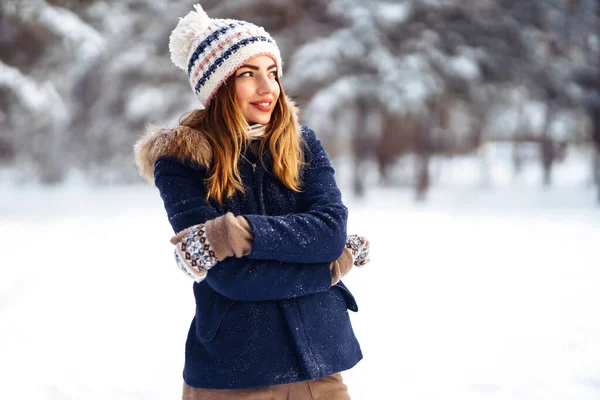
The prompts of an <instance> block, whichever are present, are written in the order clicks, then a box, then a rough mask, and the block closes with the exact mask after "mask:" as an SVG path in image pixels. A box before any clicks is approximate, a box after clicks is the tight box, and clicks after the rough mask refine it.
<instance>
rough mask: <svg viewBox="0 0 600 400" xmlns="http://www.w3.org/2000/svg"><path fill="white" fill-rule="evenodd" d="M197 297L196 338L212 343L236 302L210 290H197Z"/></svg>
mask: <svg viewBox="0 0 600 400" xmlns="http://www.w3.org/2000/svg"><path fill="white" fill-rule="evenodd" d="M203 283H204V282H203ZM204 284H205V283H204ZM200 285H202V284H200ZM200 285H199V286H200ZM205 285H206V284H205ZM206 286H208V285H206ZM195 295H196V337H197V338H198V339H199V340H200V341H202V342H205V343H206V342H210V341H212V340H213V339H214V338H215V335H216V334H217V332H218V330H219V326H221V322H222V321H223V318H225V315H227V312H228V311H229V309H230V308H231V307H232V306H233V305H234V304H235V303H236V300H232V299H229V298H227V297H225V296H221V295H220V294H218V293H216V292H214V291H213V290H212V289H210V288H206V289H205V290H197V291H195Z"/></svg>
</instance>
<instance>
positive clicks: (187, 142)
mask: <svg viewBox="0 0 600 400" xmlns="http://www.w3.org/2000/svg"><path fill="white" fill-rule="evenodd" d="M286 101H287V104H288V107H289V109H290V111H291V112H292V118H293V120H294V121H293V122H294V123H293V125H294V127H295V129H296V131H297V134H298V135H300V125H299V123H298V113H299V111H298V107H296V104H295V103H294V102H293V101H292V100H291V99H290V98H289V97H286ZM134 156H135V164H136V166H137V169H138V173H139V174H140V176H141V177H142V178H144V179H145V180H146V181H147V182H148V183H150V184H154V163H155V162H156V160H157V159H158V158H160V157H165V156H166V157H175V158H177V159H179V160H182V161H190V162H192V163H196V164H200V165H206V166H209V165H210V163H211V161H212V151H211V148H210V144H209V141H208V139H207V138H206V136H205V135H204V134H203V133H202V132H201V131H198V130H196V129H192V128H189V127H187V126H177V127H175V128H165V127H161V126H157V125H148V126H147V127H146V131H145V133H144V134H143V135H142V136H141V137H140V138H139V139H138V141H137V142H136V143H135V145H134Z"/></svg>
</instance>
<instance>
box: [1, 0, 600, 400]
mask: <svg viewBox="0 0 600 400" xmlns="http://www.w3.org/2000/svg"><path fill="white" fill-rule="evenodd" d="M193 3H195V1H187V0H178V1H170V2H164V1H151V0H122V1H103V0H85V1H79V0H17V1H12V0H0V243H1V247H0V399H48V400H58V399H174V398H179V396H180V394H181V384H182V382H181V369H182V365H183V350H184V340H185V336H186V334H187V330H188V327H189V323H190V321H191V318H192V316H193V312H194V301H193V294H192V290H191V283H190V281H189V280H188V279H187V278H186V277H185V276H184V275H183V274H182V273H181V272H179V271H178V270H177V268H176V267H175V265H174V262H173V259H172V245H171V244H170V243H169V241H168V239H169V238H170V237H171V234H172V231H171V228H170V226H169V224H168V221H167V218H166V213H165V211H164V209H163V205H162V202H161V200H160V197H159V195H158V192H157V190H156V189H154V188H152V187H149V186H147V185H145V184H143V183H142V181H141V179H140V178H139V176H138V175H137V171H136V170H135V167H134V163H133V156H132V145H133V143H134V142H135V141H136V140H137V138H138V137H139V135H140V134H141V133H142V131H143V130H144V127H145V125H146V124H148V123H154V124H165V125H170V126H173V125H174V124H176V123H177V120H178V118H179V117H180V116H181V115H182V114H183V113H184V112H186V111H189V110H191V109H193V108H195V107H196V106H197V105H196V104H195V103H194V102H195V99H194V97H193V95H192V93H191V90H190V88H189V86H188V85H187V79H186V77H185V74H183V73H182V71H180V70H178V69H177V68H176V67H174V66H173V65H172V63H171V62H170V60H169V55H168V46H167V43H168V35H169V33H170V31H171V30H172V29H173V28H174V26H175V23H176V20H177V17H180V16H183V15H185V14H186V13H187V12H188V11H190V10H191V8H192V4H193ZM598 3H599V2H598V1H595V0H497V1H482V0H406V1H405V0H388V1H382V0H371V1H367V2H365V1H362V0H303V1H295V0H205V1H202V4H203V6H204V7H205V8H206V9H207V10H209V15H211V16H215V17H233V18H239V19H246V20H250V21H253V22H255V23H257V24H260V25H263V26H265V28H266V29H267V30H268V31H269V32H271V33H272V34H273V35H274V37H275V38H276V40H277V43H278V44H279V46H280V47H281V50H282V54H283V58H284V60H285V66H284V78H283V79H284V81H283V83H284V86H285V88H286V90H287V93H288V94H289V95H291V96H292V97H293V98H294V99H295V100H296V101H297V102H298V103H299V104H300V105H301V106H302V110H303V111H302V120H303V122H306V123H308V124H310V125H311V126H312V127H313V128H314V129H315V130H316V132H317V135H318V136H319V138H320V139H321V140H322V141H323V143H324V145H325V146H326V148H327V151H328V153H329V154H330V156H331V157H332V159H333V160H334V162H335V165H336V169H337V173H338V175H337V177H338V181H339V184H340V186H341V188H342V190H343V194H344V201H345V202H346V204H347V205H348V206H349V208H350V220H349V231H351V232H356V233H359V234H364V235H366V236H368V237H369V239H370V240H371V243H372V250H371V259H372V262H371V264H370V265H369V266H368V267H365V268H364V269H356V270H354V271H352V273H351V274H350V275H348V277H347V278H346V279H344V281H345V283H346V284H347V286H348V287H349V288H350V289H351V290H352V292H353V293H354V295H355V297H356V299H357V302H358V305H359V309H360V310H359V312H358V313H351V318H352V321H353V325H354V327H355V330H356V334H357V336H358V338H359V340H360V342H361V345H362V347H363V352H364V356H365V358H364V360H363V361H362V362H360V363H359V364H358V365H357V366H356V367H355V368H353V369H352V370H350V371H347V372H346V373H345V374H344V376H345V379H346V382H347V384H348V385H349V387H350V393H351V394H352V398H353V400H372V399H405V398H409V399H414V400H430V399H431V400H433V399H435V400H437V399H440V400H442V399H443V400H478V399H482V400H484V399H485V400H521V399H523V400H565V399H575V400H587V399H590V400H597V399H599V398H600V319H599V318H598V315H600V294H598V293H600V292H599V291H598V288H599V287H600V269H599V268H598V266H599V265H600V264H599V263H598V261H597V260H596V259H595V256H596V255H597V250H596V249H597V247H596V246H597V243H599V242H600V208H599V207H598V200H599V199H600V195H599V193H600V95H599V90H598V88H599V87H600V68H598V66H599V65H600V61H599V60H600V45H599V43H600V35H599V34H598V32H600V19H599V18H598V15H600V14H599V12H600V7H599V6H598Z"/></svg>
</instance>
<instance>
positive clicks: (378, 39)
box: [0, 0, 600, 198]
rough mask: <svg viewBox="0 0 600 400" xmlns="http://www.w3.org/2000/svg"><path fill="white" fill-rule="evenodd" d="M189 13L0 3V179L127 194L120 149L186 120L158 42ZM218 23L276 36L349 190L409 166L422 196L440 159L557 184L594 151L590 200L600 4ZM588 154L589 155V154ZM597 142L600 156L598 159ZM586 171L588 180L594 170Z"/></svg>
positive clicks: (268, 13) (129, 165)
mask: <svg viewBox="0 0 600 400" xmlns="http://www.w3.org/2000/svg"><path fill="white" fill-rule="evenodd" d="M194 3H195V1H171V2H164V1H148V0H122V1H109V0H107V1H95V0H85V1H83V0H82V1H77V0H45V1H44V0H16V1H12V0H1V2H0V169H1V168H11V170H12V171H14V176H16V179H17V180H28V179H32V178H35V179H37V180H40V181H42V182H57V181H60V180H61V179H63V178H64V176H65V174H66V173H68V171H70V170H72V169H77V170H79V171H83V172H84V173H85V174H86V175H87V176H88V177H90V178H91V179H93V180H95V181H99V182H128V181H135V180H137V179H138V178H137V173H136V171H135V169H134V165H133V159H132V153H131V150H132V145H133V143H134V142H135V140H136V139H137V137H138V136H139V135H140V134H141V133H142V131H143V129H144V126H145V125H146V124H148V123H158V124H161V123H162V124H168V125H175V124H176V123H177V120H178V118H179V116H180V115H181V114H183V113H184V112H186V111H189V110H191V109H193V108H194V107H195V98H194V96H193V94H192V93H191V90H190V88H189V86H188V83H187V79H186V77H185V74H184V73H183V72H182V71H180V70H179V69H177V68H176V67H175V66H174V65H173V64H172V63H171V61H170V59H169V54H168V36H169V34H170V31H171V30H172V29H173V28H174V26H175V25H176V22H177V18H178V17H180V16H183V15H185V14H186V13H187V12H188V11H190V10H191V9H192V4H194ZM201 4H202V5H203V7H204V8H205V9H207V10H208V12H209V15H211V16H214V17H223V18H225V17H229V18H239V19H247V20H250V21H253V22H255V23H257V24H259V25H263V26H264V27H265V28H266V29H267V30H268V31H269V32H271V33H272V34H273V36H275V38H276V39H277V41H278V44H279V45H280V47H281V49H282V53H283V57H284V78H283V79H284V85H285V87H286V90H287V92H288V94H289V95H291V96H292V97H293V98H294V99H296V101H297V102H298V103H299V104H300V105H301V106H302V107H303V112H302V119H303V121H304V122H306V123H308V124H309V125H311V126H312V127H313V128H315V129H316V130H317V132H318V133H319V136H320V137H321V138H322V139H323V141H324V143H325V144H326V146H327V148H328V151H329V152H330V154H331V155H332V156H334V157H337V156H343V155H351V156H352V157H353V166H354V170H353V174H354V179H353V186H354V189H355V192H356V193H358V194H361V193H364V192H365V190H368V185H366V183H368V182H367V181H366V180H365V179H364V177H365V168H366V166H367V165H370V164H375V165H377V170H378V174H379V176H380V182H381V183H382V184H388V185H392V184H396V183H395V182H394V180H393V179H392V177H391V176H390V170H392V169H393V168H394V166H395V165H396V163H397V162H398V160H400V159H403V158H408V159H410V160H412V162H413V168H412V170H413V171H414V176H413V179H412V180H411V184H413V185H414V187H415V192H416V194H417V198H424V197H425V194H426V192H427V189H428V188H429V187H430V185H431V183H432V178H431V162H432V160H433V159H435V158H436V157H460V156H465V155H469V156H473V155H476V154H479V153H481V149H482V148H483V147H485V146H486V145H488V144H490V143H497V142H503V143H507V144H509V145H510V146H512V148H513V156H512V162H513V163H514V170H515V173H518V171H519V169H520V167H521V165H522V163H523V162H524V161H523V160H524V157H525V156H524V155H523V154H524V152H523V149H524V148H525V147H527V146H528V147H531V146H535V148H537V149H538V151H537V155H538V156H537V162H538V163H539V164H540V168H542V169H543V170H544V179H543V182H542V183H543V184H546V185H549V184H551V182H552V170H553V168H556V165H557V162H558V161H560V160H561V158H563V157H564V156H565V154H566V151H567V149H568V148H570V147H573V146H576V147H579V148H583V147H587V148H589V149H590V151H591V149H595V152H594V154H595V164H593V165H595V168H596V177H597V182H598V184H599V187H600V157H599V156H598V154H600V133H598V132H600V96H599V94H598V87H599V86H600V84H599V83H600V69H599V60H600V51H599V50H600V42H599V37H600V36H599V33H600V32H599V30H600V23H599V18H598V15H599V14H598V10H599V9H600V8H599V7H598V4H597V1H596V0H544V1H542V0H494V1H491V0H406V1H400V0H396V1H394V0H386V1H378V0H369V1H364V0H221V1H219V0H206V1H203V2H201ZM594 139H595V142H594ZM593 143H596V144H595V145H593ZM590 168H592V166H590Z"/></svg>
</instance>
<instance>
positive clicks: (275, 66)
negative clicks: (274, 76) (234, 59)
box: [240, 64, 277, 71]
mask: <svg viewBox="0 0 600 400" xmlns="http://www.w3.org/2000/svg"><path fill="white" fill-rule="evenodd" d="M240 68H250V69H253V70H255V71H258V70H259V69H260V67H257V66H256V65H250V64H244V65H242V66H241V67H240ZM273 68H277V64H273V65H271V66H270V67H269V68H267V71H268V70H270V69H273Z"/></svg>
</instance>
